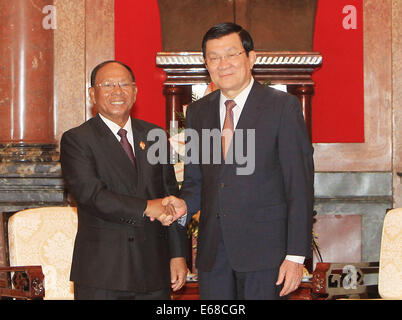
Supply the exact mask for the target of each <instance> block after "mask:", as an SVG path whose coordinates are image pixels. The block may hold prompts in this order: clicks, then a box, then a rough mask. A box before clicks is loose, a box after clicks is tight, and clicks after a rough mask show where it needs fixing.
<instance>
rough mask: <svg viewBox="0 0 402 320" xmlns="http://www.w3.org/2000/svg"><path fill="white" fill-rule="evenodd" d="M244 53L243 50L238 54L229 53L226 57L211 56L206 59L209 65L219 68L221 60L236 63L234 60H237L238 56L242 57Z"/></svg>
mask: <svg viewBox="0 0 402 320" xmlns="http://www.w3.org/2000/svg"><path fill="white" fill-rule="evenodd" d="M244 52H245V51H244V50H243V51H239V52H236V53H229V54H226V55H224V56H211V57H208V58H207V59H206V61H207V64H208V65H210V66H217V65H218V64H219V62H220V61H221V60H224V59H226V61H228V62H231V61H234V60H236V58H237V57H238V56H240V55H241V54H242V53H244Z"/></svg>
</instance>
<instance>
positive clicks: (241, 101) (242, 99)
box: [219, 78, 305, 264]
mask: <svg viewBox="0 0 402 320" xmlns="http://www.w3.org/2000/svg"><path fill="white" fill-rule="evenodd" d="M253 84H254V79H253V78H251V80H250V83H249V84H248V86H247V87H245V88H244V89H243V91H242V92H240V93H239V94H238V95H237V96H236V97H235V98H234V99H228V98H226V97H225V95H224V94H223V93H222V91H221V96H220V101H219V113H220V118H221V119H220V121H221V130H223V124H224V121H225V115H226V106H225V101H226V100H234V102H236V106H234V107H233V109H232V110H233V124H234V128H235V129H236V126H237V123H238V122H239V118H240V115H241V112H242V111H243V108H244V105H245V103H246V100H247V98H248V95H249V93H250V91H251V88H252V87H253ZM285 259H286V260H289V261H293V262H297V263H300V264H303V263H304V259H305V257H303V256H295V255H287V256H286V257H285Z"/></svg>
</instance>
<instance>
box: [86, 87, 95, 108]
mask: <svg viewBox="0 0 402 320" xmlns="http://www.w3.org/2000/svg"><path fill="white" fill-rule="evenodd" d="M88 93H89V97H90V98H91V102H92V104H96V99H95V88H94V87H90V88H89V89H88Z"/></svg>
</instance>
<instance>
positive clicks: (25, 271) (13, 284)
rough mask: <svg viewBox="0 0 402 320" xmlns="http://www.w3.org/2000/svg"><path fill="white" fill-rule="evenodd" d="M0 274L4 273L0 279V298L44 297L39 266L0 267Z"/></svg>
mask: <svg viewBox="0 0 402 320" xmlns="http://www.w3.org/2000/svg"><path fill="white" fill-rule="evenodd" d="M0 274H3V275H4V276H3V277H2V279H1V280H0V298H2V297H8V298H16V299H31V300H41V299H43V298H44V296H45V286H44V275H43V272H42V267H41V266H27V267H0ZM11 274H13V275H12V276H11Z"/></svg>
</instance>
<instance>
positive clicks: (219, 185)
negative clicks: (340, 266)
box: [163, 23, 314, 299]
mask: <svg viewBox="0 0 402 320" xmlns="http://www.w3.org/2000/svg"><path fill="white" fill-rule="evenodd" d="M202 47H203V54H204V59H205V64H206V67H207V69H208V71H209V74H210V76H211V79H212V81H213V82H214V84H215V85H216V86H217V87H218V88H219V89H220V90H217V91H215V92H213V93H211V94H209V95H207V96H205V97H204V98H202V99H200V100H198V101H196V102H194V103H193V104H192V105H190V106H189V107H188V109H187V114H186V128H191V129H193V130H195V131H196V132H197V133H198V134H199V137H200V138H199V139H200V142H199V145H200V146H205V145H208V142H207V141H205V139H210V138H209V137H208V136H206V135H205V134H204V135H203V130H205V129H207V131H211V132H212V130H215V131H217V130H222V157H221V158H222V160H223V164H214V163H213V155H212V152H211V150H210V149H208V148H201V149H199V154H197V156H195V157H194V155H192V154H191V159H193V157H194V158H196V159H199V164H197V163H194V162H193V163H189V164H186V165H185V168H184V182H183V185H182V188H181V191H180V198H181V199H179V198H176V197H174V196H170V197H167V198H166V199H164V200H163V204H165V205H166V204H168V203H170V204H172V205H174V207H175V211H176V216H175V218H177V217H179V216H182V215H184V214H187V222H188V221H189V220H190V219H191V216H192V215H193V214H194V213H196V212H197V211H198V210H201V214H200V221H199V232H198V246H197V267H198V273H199V274H198V276H199V288H200V295H201V299H278V298H281V297H284V296H286V295H288V294H289V293H290V292H292V291H294V290H295V289H296V288H297V287H298V286H299V284H300V282H301V279H302V273H303V263H304V259H305V258H306V257H309V256H310V254H311V241H312V239H311V236H312V211H313V196H314V192H313V177H314V164H313V149H312V146H311V143H310V141H309V137H308V134H307V130H306V127H305V123H304V120H303V115H302V110H301V107H300V104H299V101H298V99H297V98H296V97H295V96H292V95H290V94H287V93H284V92H281V91H278V90H275V89H272V88H269V87H267V86H263V85H261V84H259V83H258V82H257V81H255V80H254V79H253V77H252V73H251V70H252V68H253V65H254V62H255V60H256V53H255V51H254V50H253V41H252V39H251V37H250V35H249V34H248V32H247V31H246V30H244V29H243V28H242V27H241V26H239V25H236V24H233V23H222V24H218V25H215V26H214V27H212V28H211V29H210V30H209V31H208V32H207V33H206V34H205V36H204V39H203V45H202ZM242 130H243V131H242ZM241 132H243V138H242V137H241V135H238V133H241ZM238 137H240V138H239V139H238ZM248 137H251V138H252V139H248ZM218 141H219V140H218ZM189 142H190V141H188V143H189ZM250 143H251V144H250ZM253 143H255V145H254V146H255V148H253ZM218 150H221V149H220V148H218ZM243 150H244V151H245V150H247V151H248V152H249V151H252V152H251V154H248V155H247V157H248V158H249V162H250V163H249V164H248V166H249V167H251V168H252V169H254V170H251V172H249V173H241V170H239V169H241V167H242V165H241V164H240V161H238V160H239V159H241V158H242V156H243ZM215 151H216V149H215ZM191 152H194V148H192V150H191ZM206 153H207V154H209V155H207V156H205V154H206ZM249 153H250V152H249ZM218 158H219V157H218ZM206 159H207V160H208V161H205V160H206ZM215 159H216V158H215ZM228 160H229V161H228ZM232 160H233V161H232ZM243 167H244V164H243Z"/></svg>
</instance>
